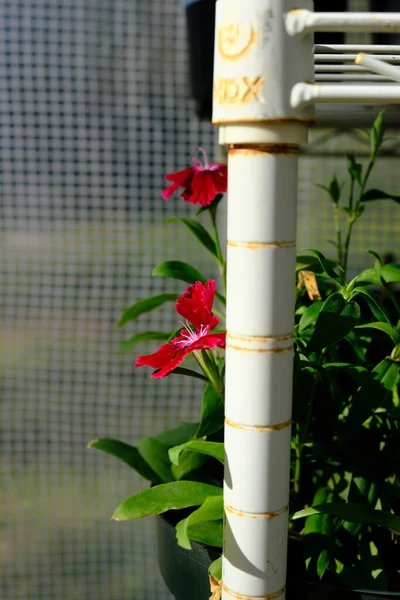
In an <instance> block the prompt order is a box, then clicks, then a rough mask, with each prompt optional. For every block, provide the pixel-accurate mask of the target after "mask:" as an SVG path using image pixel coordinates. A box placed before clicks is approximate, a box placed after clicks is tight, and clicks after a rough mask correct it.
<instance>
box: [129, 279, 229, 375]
mask: <svg viewBox="0 0 400 600" xmlns="http://www.w3.org/2000/svg"><path fill="white" fill-rule="evenodd" d="M215 290H216V285H215V281H214V280H212V279H210V280H209V281H207V283H205V284H203V283H201V282H200V281H197V282H196V283H194V284H193V285H191V286H189V287H188V289H187V290H186V292H184V293H183V294H182V296H179V298H178V300H177V301H176V305H175V308H176V311H177V313H178V314H180V315H181V316H182V317H184V318H185V319H186V324H183V326H184V329H182V330H181V332H180V334H179V336H178V337H176V338H174V339H173V340H171V342H169V343H168V344H163V345H162V346H161V347H160V348H159V349H158V350H157V352H154V354H146V355H145V356H138V358H137V359H136V362H135V367H143V366H145V367H153V369H157V371H156V372H155V373H153V375H152V377H153V378H154V379H161V378H162V377H165V376H166V375H169V374H170V373H171V371H173V370H174V369H176V367H178V366H179V365H180V364H181V363H182V362H183V360H184V359H185V358H186V357H187V356H188V355H189V354H191V353H192V352H196V351H197V350H207V349H211V348H215V347H218V348H225V335H226V334H225V333H211V331H212V329H214V328H215V327H216V326H217V325H218V323H219V319H218V317H216V316H215V315H214V314H213V312H212V305H213V301H214V296H215ZM190 324H191V325H192V326H193V327H194V329H193V327H191V325H190Z"/></svg>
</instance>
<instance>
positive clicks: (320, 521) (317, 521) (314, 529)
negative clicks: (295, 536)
mask: <svg viewBox="0 0 400 600" xmlns="http://www.w3.org/2000/svg"><path fill="white" fill-rule="evenodd" d="M332 498H333V494H332V492H331V491H330V490H329V489H327V488H325V487H320V488H318V490H317V491H316V493H315V496H314V498H313V504H316V505H317V506H319V505H321V504H322V505H325V504H327V503H330V502H331V500H332ZM300 512H301V511H300ZM295 514H297V513H295ZM292 518H293V517H292ZM332 532H333V523H332V519H330V518H329V515H326V514H324V513H322V514H318V513H312V514H310V516H308V517H307V520H306V522H305V525H304V535H308V534H310V533H321V534H323V535H331V534H332Z"/></svg>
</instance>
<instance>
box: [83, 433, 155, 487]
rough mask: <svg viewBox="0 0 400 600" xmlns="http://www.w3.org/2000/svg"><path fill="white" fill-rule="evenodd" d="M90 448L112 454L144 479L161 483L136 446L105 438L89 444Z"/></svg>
mask: <svg viewBox="0 0 400 600" xmlns="http://www.w3.org/2000/svg"><path fill="white" fill-rule="evenodd" d="M88 448H96V449H97V450H102V451H103V452H106V453H107V454H111V456H115V457H116V458H118V459H119V460H122V461H123V462H124V463H125V464H127V465H128V466H129V467H131V468H132V469H134V470H135V471H137V472H138V473H139V475H141V476H142V477H144V479H147V480H148V481H151V482H152V483H161V479H160V477H159V476H158V475H157V473H156V472H155V471H154V470H153V469H152V468H151V467H150V465H149V464H148V463H147V462H146V461H145V460H144V458H143V457H142V456H141V454H140V453H139V451H138V449H137V448H135V447H134V446H130V445H129V444H125V443H124V442H119V441H118V440H112V439H110V438H103V439H99V440H93V441H92V442H89V444H88Z"/></svg>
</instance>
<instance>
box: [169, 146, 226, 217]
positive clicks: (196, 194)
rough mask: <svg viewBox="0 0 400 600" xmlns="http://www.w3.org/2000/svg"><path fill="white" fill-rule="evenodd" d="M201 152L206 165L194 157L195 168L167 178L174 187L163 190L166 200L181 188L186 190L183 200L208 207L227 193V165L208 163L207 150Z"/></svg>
mask: <svg viewBox="0 0 400 600" xmlns="http://www.w3.org/2000/svg"><path fill="white" fill-rule="evenodd" d="M199 151H200V152H201V153H202V154H203V157H204V165H203V164H202V163H201V161H200V159H199V158H198V157H197V156H193V157H192V163H193V167H189V168H188V169H183V171H178V172H177V173H169V174H168V175H166V176H165V179H166V180H167V181H171V182H172V185H170V186H169V187H167V188H166V189H165V190H163V192H162V197H163V198H164V200H168V198H170V197H171V196H172V194H173V193H174V192H175V191H176V190H177V189H178V188H180V187H181V188H184V189H183V192H182V194H181V198H183V200H186V201H187V202H189V203H190V204H200V205H201V206H208V205H209V204H211V202H212V201H213V200H214V198H215V196H216V195H217V194H224V193H225V192H226V190H227V186H228V182H227V167H226V165H221V164H218V163H208V159H207V154H206V152H205V150H203V148H199Z"/></svg>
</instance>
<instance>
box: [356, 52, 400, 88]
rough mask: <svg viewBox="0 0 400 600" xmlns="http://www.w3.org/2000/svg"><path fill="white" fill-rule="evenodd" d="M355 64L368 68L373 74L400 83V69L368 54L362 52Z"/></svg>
mask: <svg viewBox="0 0 400 600" xmlns="http://www.w3.org/2000/svg"><path fill="white" fill-rule="evenodd" d="M355 62H356V64H357V65H361V66H363V67H366V68H367V69H369V70H370V71H372V72H373V73H378V74H379V75H384V76H385V77H388V78H389V79H391V80H392V81H398V82H400V69H399V68H398V67H393V66H392V65H388V64H386V63H385V62H384V61H383V60H376V59H375V58H372V57H371V56H369V55H368V54H364V52H360V54H359V55H358V56H357V58H356V60H355Z"/></svg>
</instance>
